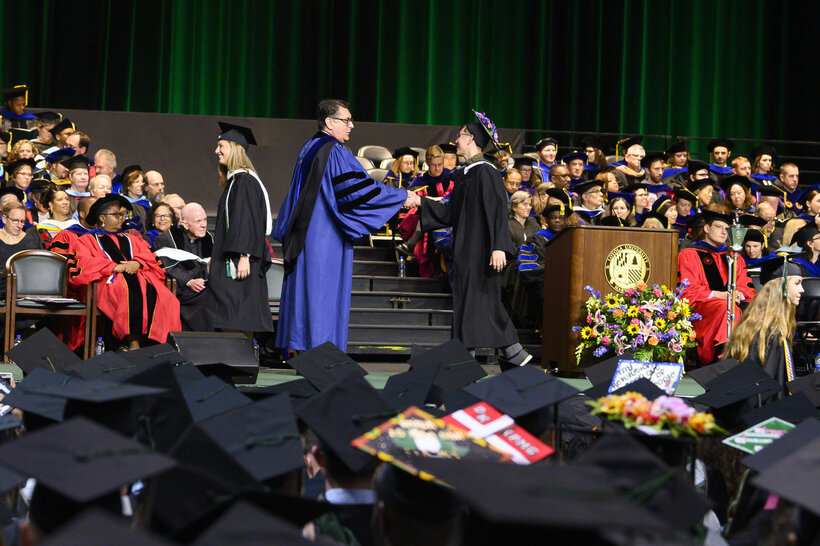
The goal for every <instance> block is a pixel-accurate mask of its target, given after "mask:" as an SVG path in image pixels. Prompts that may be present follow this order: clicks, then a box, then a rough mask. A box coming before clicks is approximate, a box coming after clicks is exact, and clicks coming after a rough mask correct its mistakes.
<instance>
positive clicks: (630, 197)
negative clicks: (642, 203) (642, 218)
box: [606, 191, 635, 210]
mask: <svg viewBox="0 0 820 546" xmlns="http://www.w3.org/2000/svg"><path fill="white" fill-rule="evenodd" d="M613 199H623V200H624V201H626V206H627V208H628V209H630V210H631V209H632V207H634V206H635V194H634V193H631V192H628V191H626V192H621V191H608V192H606V200H607V201H609V202H611V201H612V200H613Z"/></svg>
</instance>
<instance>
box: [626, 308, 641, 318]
mask: <svg viewBox="0 0 820 546" xmlns="http://www.w3.org/2000/svg"><path fill="white" fill-rule="evenodd" d="M640 312H641V310H640V309H638V307H637V306H635V305H630V306H629V309H627V310H626V316H628V317H632V318H635V317H637V316H638V315H639V314H640Z"/></svg>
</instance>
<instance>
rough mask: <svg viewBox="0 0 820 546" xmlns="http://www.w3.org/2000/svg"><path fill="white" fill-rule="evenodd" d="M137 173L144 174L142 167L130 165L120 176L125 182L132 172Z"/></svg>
mask: <svg viewBox="0 0 820 546" xmlns="http://www.w3.org/2000/svg"><path fill="white" fill-rule="evenodd" d="M136 171H140V172H144V171H143V170H142V167H140V166H139V165H128V166H127V167H126V168H124V169H123V170H122V174H121V175H120V176H121V177H122V179H123V180H125V177H126V176H128V175H129V174H131V173H132V172H136Z"/></svg>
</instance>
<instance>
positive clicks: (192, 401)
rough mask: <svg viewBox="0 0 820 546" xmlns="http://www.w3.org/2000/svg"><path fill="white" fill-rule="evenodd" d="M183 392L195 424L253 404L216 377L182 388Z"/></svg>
mask: <svg viewBox="0 0 820 546" xmlns="http://www.w3.org/2000/svg"><path fill="white" fill-rule="evenodd" d="M181 392H182V396H183V397H184V398H185V405H186V406H187V408H188V411H189V412H190V414H191V417H192V419H193V421H194V422H195V423H196V422H199V421H204V420H205V419H209V418H211V417H214V416H216V415H219V414H221V413H225V412H227V411H229V410H232V409H235V408H240V407H242V406H247V405H250V404H251V403H252V402H251V399H250V398H248V397H247V396H245V395H244V394H242V393H241V392H239V391H237V390H236V389H235V388H233V386H231V385H229V384H228V383H226V382H224V381H222V380H221V379H219V378H218V377H216V376H214V375H212V376H209V377H206V378H205V379H200V380H199V381H195V382H193V383H190V384H188V385H184V386H182V387H181Z"/></svg>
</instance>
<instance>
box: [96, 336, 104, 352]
mask: <svg viewBox="0 0 820 546" xmlns="http://www.w3.org/2000/svg"><path fill="white" fill-rule="evenodd" d="M104 352H105V342H104V341H103V338H101V337H98V338H97V343H96V344H95V345H94V355H95V356H96V355H101V354H103V353H104Z"/></svg>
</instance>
